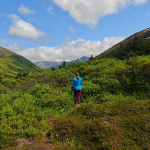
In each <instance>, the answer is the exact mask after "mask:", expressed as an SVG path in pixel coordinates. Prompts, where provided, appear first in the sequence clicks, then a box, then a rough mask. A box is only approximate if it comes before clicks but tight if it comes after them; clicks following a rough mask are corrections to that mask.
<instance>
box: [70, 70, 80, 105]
mask: <svg viewBox="0 0 150 150" xmlns="http://www.w3.org/2000/svg"><path fill="white" fill-rule="evenodd" d="M75 75H76V77H75V78H73V80H72V81H71V84H72V85H73V86H74V87H73V88H74V89H73V90H74V98H75V99H74V104H76V103H77V100H78V104H79V105H80V97H81V85H82V79H81V78H80V74H79V73H78V72H76V74H75Z"/></svg>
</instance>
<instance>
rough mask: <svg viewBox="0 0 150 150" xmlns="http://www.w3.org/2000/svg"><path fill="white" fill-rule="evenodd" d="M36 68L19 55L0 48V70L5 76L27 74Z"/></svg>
mask: <svg viewBox="0 0 150 150" xmlns="http://www.w3.org/2000/svg"><path fill="white" fill-rule="evenodd" d="M36 67H37V66H36V65H34V64H33V63H32V62H31V61H29V60H28V59H26V58H24V57H22V56H21V55H19V54H17V53H14V52H12V51H10V50H8V49H5V48H2V47H0V70H2V71H3V72H4V73H5V74H9V75H15V74H18V73H23V72H29V71H31V70H33V69H35V68H36Z"/></svg>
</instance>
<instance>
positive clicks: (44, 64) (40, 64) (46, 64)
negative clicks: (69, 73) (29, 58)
mask: <svg viewBox="0 0 150 150" xmlns="http://www.w3.org/2000/svg"><path fill="white" fill-rule="evenodd" d="M88 59H89V57H86V56H83V57H81V58H78V59H75V60H71V61H67V62H66V65H68V64H71V63H78V62H87V61H88ZM62 64H63V61H41V62H36V63H35V65H37V66H38V67H40V68H42V69H51V68H52V67H55V68H58V66H59V65H62Z"/></svg>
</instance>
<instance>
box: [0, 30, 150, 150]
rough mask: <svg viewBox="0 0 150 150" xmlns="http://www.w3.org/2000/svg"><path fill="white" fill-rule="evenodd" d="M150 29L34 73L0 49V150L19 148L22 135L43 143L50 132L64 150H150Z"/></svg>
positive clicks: (55, 146)
mask: <svg viewBox="0 0 150 150" xmlns="http://www.w3.org/2000/svg"><path fill="white" fill-rule="evenodd" d="M149 31H150V30H148V31H147V32H139V33H137V34H135V35H133V36H131V37H130V38H129V39H127V40H125V41H124V42H123V43H120V44H122V45H120V46H119V44H118V45H116V46H117V47H118V49H117V50H116V46H115V47H113V48H112V49H113V50H112V49H110V50H108V51H106V52H105V53H103V54H102V55H100V57H99V56H98V57H96V58H93V57H92V56H91V58H90V59H89V61H88V62H87V63H83V62H80V63H72V64H69V65H66V64H65V62H64V64H63V65H62V66H61V67H60V69H57V70H56V69H55V68H52V70H45V71H44V70H40V69H38V68H36V69H35V70H33V71H32V72H28V70H30V69H31V70H32V69H33V68H32V67H31V68H30V67H27V66H30V63H29V62H26V60H23V59H22V58H21V57H20V56H14V55H12V54H10V52H9V51H5V52H4V51H3V49H1V48H0V62H1V64H2V65H1V66H0V67H1V68H0V149H2V150H10V149H11V150H17V144H18V143H17V138H18V137H20V138H26V139H29V140H34V141H36V142H41V141H42V139H43V136H45V135H47V137H48V141H50V142H51V144H52V145H53V148H54V149H58V150H60V149H65V150H85V149H86V150H99V149H101V150H124V149H127V150H133V149H136V150H149V149H150V54H149V44H150V43H149V40H147V43H145V41H144V38H145V39H146V37H147V34H149ZM135 36H138V38H136V37H135ZM148 36H149V35H148ZM129 40H130V47H129V45H128V43H129ZM132 42H133V43H134V44H133V43H132ZM125 43H126V44H125ZM130 48H132V50H131V49H130ZM104 55H105V56H104ZM101 56H102V57H103V56H104V58H102V57H101ZM107 57H111V58H107ZM98 58H101V59H98ZM5 59H6V61H4V60H5ZM12 60H14V61H12ZM16 60H18V61H16ZM18 62H19V63H18ZM23 64H27V66H26V67H27V68H26V67H25V66H24V65H23ZM22 65H23V66H22ZM10 68H11V69H10ZM24 70H25V71H24ZM21 72H22V73H21ZM75 72H79V73H80V75H81V77H82V79H83V85H82V94H81V105H77V106H75V105H74V98H73V92H72V91H71V90H70V89H71V80H72V78H73V77H74V73H75ZM17 73H19V74H17ZM9 74H10V75H11V76H9ZM12 74H13V75H14V76H12ZM51 120H53V122H54V124H51V123H50V122H51ZM34 147H38V145H29V144H26V145H24V146H23V147H22V148H21V150H27V149H28V150H30V149H34ZM41 147H42V146H41V145H40V146H39V148H37V149H42V148H41Z"/></svg>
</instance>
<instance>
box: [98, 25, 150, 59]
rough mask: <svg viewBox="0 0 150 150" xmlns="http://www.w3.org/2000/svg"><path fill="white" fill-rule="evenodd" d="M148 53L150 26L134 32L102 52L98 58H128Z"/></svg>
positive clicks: (149, 51)
mask: <svg viewBox="0 0 150 150" xmlns="http://www.w3.org/2000/svg"><path fill="white" fill-rule="evenodd" d="M141 55H150V28H148V29H145V30H143V31H140V32H138V33H135V34H134V35H132V36H130V37H128V38H127V39H125V40H124V41H122V42H120V43H118V44H116V45H115V46H113V47H111V48H110V49H108V50H106V51H105V52H103V53H102V54H100V55H98V56H96V59H100V58H117V59H127V60H128V59H129V58H130V57H132V56H141Z"/></svg>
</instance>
